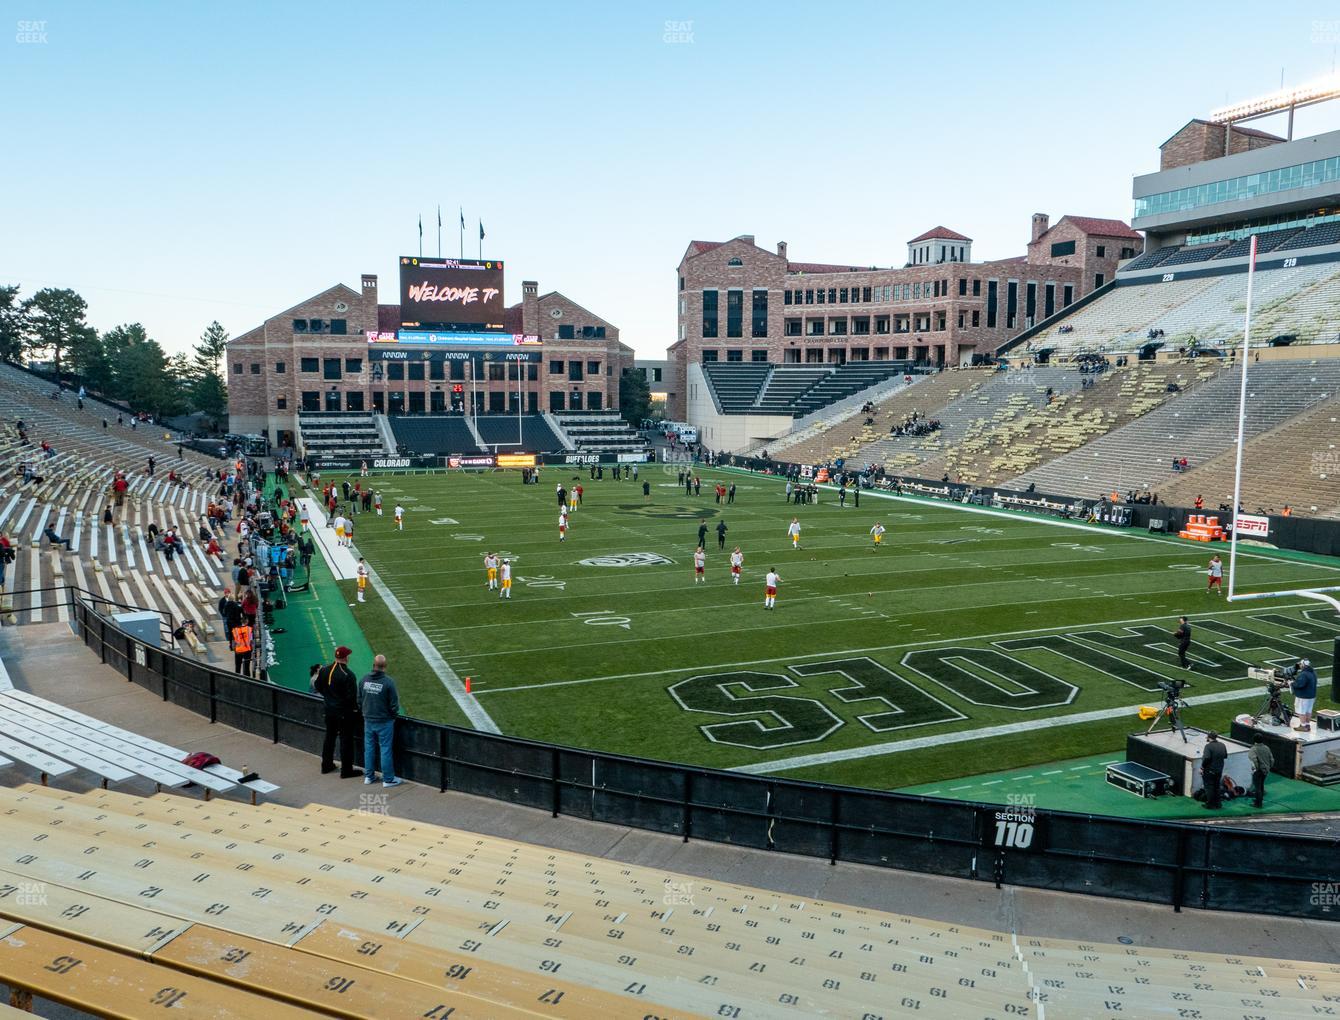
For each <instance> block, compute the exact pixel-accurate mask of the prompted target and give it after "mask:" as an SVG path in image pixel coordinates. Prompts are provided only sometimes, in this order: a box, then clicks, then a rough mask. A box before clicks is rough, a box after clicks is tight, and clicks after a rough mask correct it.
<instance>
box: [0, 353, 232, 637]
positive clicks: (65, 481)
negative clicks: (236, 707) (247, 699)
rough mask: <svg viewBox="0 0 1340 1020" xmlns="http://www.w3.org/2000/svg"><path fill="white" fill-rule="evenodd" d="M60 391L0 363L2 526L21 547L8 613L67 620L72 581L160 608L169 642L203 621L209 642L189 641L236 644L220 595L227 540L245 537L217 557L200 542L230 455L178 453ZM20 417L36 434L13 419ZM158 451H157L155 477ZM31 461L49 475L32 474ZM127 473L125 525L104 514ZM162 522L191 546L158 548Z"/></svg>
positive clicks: (109, 596) (14, 617)
mask: <svg viewBox="0 0 1340 1020" xmlns="http://www.w3.org/2000/svg"><path fill="white" fill-rule="evenodd" d="M51 390H52V387H51V386H50V384H47V383H45V382H44V381H42V380H40V379H37V377H35V376H31V375H29V374H28V373H25V372H22V371H20V370H18V369H15V368H13V367H12V366H0V417H3V419H4V420H5V421H6V422H8V423H9V427H7V428H6V429H5V438H4V439H0V480H2V481H0V533H3V534H5V535H7V536H8V537H9V538H10V541H11V542H12V543H13V545H14V547H15V553H16V555H15V560H14V562H13V563H12V564H10V566H9V567H8V569H7V571H6V574H5V584H4V593H5V594H4V597H3V602H2V603H0V615H3V616H4V618H5V619H6V620H7V621H10V622H17V621H18V620H20V619H22V620H23V621H24V622H28V623H37V622H44V621H53V620H54V621H60V622H67V621H68V620H69V618H70V609H69V605H68V602H67V601H66V599H65V598H64V597H63V596H62V595H61V593H60V591H59V590H58V589H60V588H62V587H63V586H65V585H73V586H76V587H78V588H80V589H82V590H84V591H86V592H88V593H89V594H90V595H91V596H92V597H94V598H97V599H100V600H102V601H103V602H104V603H106V604H107V605H109V606H113V607H120V608H122V609H124V610H136V609H138V610H148V611H151V612H156V613H159V615H160V618H161V630H162V639H163V641H164V643H165V644H166V645H168V646H173V645H174V644H175V642H174V639H173V637H172V631H173V630H174V629H175V626H176V625H178V624H180V623H181V622H182V621H184V620H193V621H195V623H196V626H197V634H198V639H197V646H198V647H192V648H191V649H190V650H191V651H192V652H194V653H195V654H197V655H200V656H202V657H205V658H210V659H212V658H215V657H216V656H221V655H222V654H224V653H226V644H224V643H223V641H222V635H220V634H218V633H217V628H216V625H215V623H214V619H215V615H216V614H215V611H214V604H215V602H216V601H217V600H218V597H219V594H220V592H221V591H222V589H223V588H224V587H227V586H228V573H227V568H226V566H225V562H226V560H227V558H228V556H227V552H226V550H227V548H228V544H229V541H230V539H232V538H234V537H235V536H229V535H226V534H225V535H220V536H219V538H220V540H221V541H220V544H221V546H222V547H223V548H224V549H225V554H224V555H223V556H218V557H210V556H209V555H207V551H206V548H205V546H204V544H202V543H201V542H200V541H199V532H200V526H201V521H202V518H203V516H204V513H205V510H206V508H207V506H208V504H209V502H210V500H211V499H212V498H213V496H214V494H215V492H216V490H217V488H218V485H219V483H218V481H217V478H216V472H217V471H218V470H219V468H220V467H221V466H222V464H223V462H222V461H219V460H216V459H213V458H210V457H207V456H204V455H202V454H200V453H198V452H195V451H193V450H191V449H189V448H182V451H181V454H180V455H178V452H177V443H176V440H175V439H174V438H173V437H172V436H171V434H165V433H164V432H163V430H162V428H161V427H159V426H154V425H150V424H147V423H146V424H143V425H138V426H137V427H136V428H131V427H130V425H129V423H128V422H127V423H124V424H116V423H115V419H114V416H113V417H112V418H107V417H105V415H106V413H107V412H108V410H109V409H108V408H107V407H106V406H105V405H101V404H99V403H97V402H96V401H93V400H92V399H89V398H86V399H85V407H84V409H83V410H80V409H79V408H78V406H77V403H76V400H75V397H74V394H72V393H69V392H68V391H67V392H66V393H64V394H63V395H62V396H61V397H60V398H59V399H56V400H53V399H51V396H50V394H51ZM19 419H22V420H23V421H24V423H25V425H26V429H27V434H28V436H29V442H28V443H26V444H25V443H22V442H20V441H19V439H18V438H17V433H16V430H15V429H14V427H13V426H14V424H15V423H16V422H17V421H18V420H19ZM104 421H106V425H104ZM165 435H166V438H165ZM44 440H45V441H48V442H50V444H51V445H52V447H53V448H54V451H55V452H54V454H53V455H52V456H50V457H47V456H45V455H44V454H43V452H42V451H41V449H40V446H39V444H40V443H41V442H42V441H44ZM151 456H152V457H154V458H155V459H156V460H157V465H156V469H155V473H154V474H153V475H150V474H149V473H148V458H149V457H151ZM25 464H27V465H29V466H30V468H31V469H32V471H33V472H34V473H35V475H36V476H37V478H40V479H41V480H40V481H38V480H36V478H35V479H34V480H32V481H29V482H24V481H23V474H22V466H23V465H25ZM117 471H121V472H124V474H125V476H126V479H127V481H128V483H129V488H128V491H127V493H126V497H125V502H124V506H123V507H121V508H120V509H119V510H115V512H114V523H112V524H107V523H105V522H104V520H103V514H104V510H105V509H106V508H107V507H108V506H113V505H114V502H115V501H114V498H113V495H112V492H111V486H112V482H113V480H114V476H115V473H116V472H117ZM169 472H173V473H175V474H176V475H177V476H178V480H177V481H176V482H171V481H169V478H168V475H169ZM151 524H152V525H155V526H156V527H157V528H158V529H159V530H160V531H166V530H167V529H168V528H174V529H175V530H176V532H177V534H178V535H179V536H180V537H181V539H182V540H183V542H184V544H185V547H186V549H185V552H184V553H182V554H181V555H178V556H175V557H173V558H172V559H171V560H169V559H168V557H167V555H166V553H165V551H163V550H161V549H156V548H155V547H154V544H153V542H152V540H151V537H150V535H149V528H150V525H151ZM48 526H50V527H51V529H52V530H53V531H54V532H55V533H56V534H57V535H58V536H60V537H61V538H65V539H68V540H69V542H70V545H69V549H68V550H66V549H64V548H62V547H53V544H52V543H51V542H50V541H49V539H48V538H47V537H45V534H44V533H45V531H46V529H47V527H48Z"/></svg>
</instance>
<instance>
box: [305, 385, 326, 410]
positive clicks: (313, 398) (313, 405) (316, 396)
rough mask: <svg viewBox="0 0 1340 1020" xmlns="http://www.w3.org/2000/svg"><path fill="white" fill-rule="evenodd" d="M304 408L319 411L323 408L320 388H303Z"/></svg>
mask: <svg viewBox="0 0 1340 1020" xmlns="http://www.w3.org/2000/svg"><path fill="white" fill-rule="evenodd" d="M302 409H303V410H304V411H319V410H321V391H320V390H303V393H302Z"/></svg>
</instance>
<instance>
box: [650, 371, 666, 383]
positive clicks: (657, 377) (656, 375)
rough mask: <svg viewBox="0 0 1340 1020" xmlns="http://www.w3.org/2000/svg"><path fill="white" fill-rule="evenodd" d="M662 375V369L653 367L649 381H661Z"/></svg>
mask: <svg viewBox="0 0 1340 1020" xmlns="http://www.w3.org/2000/svg"><path fill="white" fill-rule="evenodd" d="M662 375H663V370H662V369H659V368H653V369H652V370H651V381H652V382H662V381H663V380H662Z"/></svg>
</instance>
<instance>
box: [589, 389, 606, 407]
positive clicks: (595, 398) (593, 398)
mask: <svg viewBox="0 0 1340 1020" xmlns="http://www.w3.org/2000/svg"><path fill="white" fill-rule="evenodd" d="M604 406H605V399H604V395H603V394H601V393H599V392H597V391H595V390H592V391H591V392H590V393H588V394H587V395H586V409H587V410H588V411H599V410H600V409H601V408H603V407H604Z"/></svg>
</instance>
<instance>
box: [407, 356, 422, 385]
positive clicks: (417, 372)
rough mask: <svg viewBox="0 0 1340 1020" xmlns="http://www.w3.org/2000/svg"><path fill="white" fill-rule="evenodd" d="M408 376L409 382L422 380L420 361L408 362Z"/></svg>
mask: <svg viewBox="0 0 1340 1020" xmlns="http://www.w3.org/2000/svg"><path fill="white" fill-rule="evenodd" d="M409 378H410V381H411V382H423V362H422V361H411V362H410V363H409Z"/></svg>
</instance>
